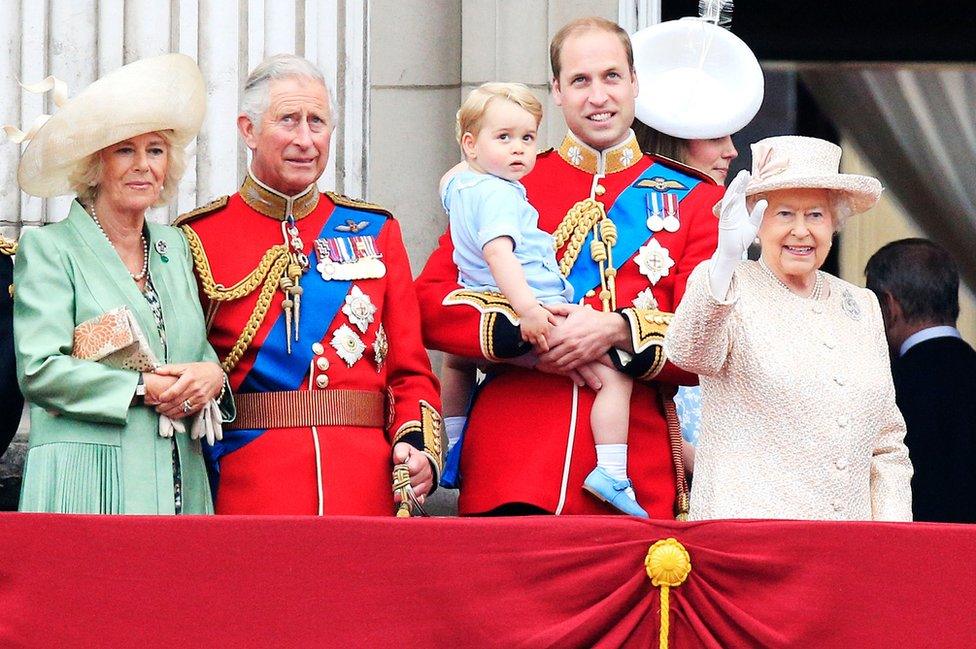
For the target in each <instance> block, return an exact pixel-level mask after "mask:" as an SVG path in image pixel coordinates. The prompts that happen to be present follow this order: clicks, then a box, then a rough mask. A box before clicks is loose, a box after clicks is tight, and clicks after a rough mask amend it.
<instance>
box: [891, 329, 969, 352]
mask: <svg viewBox="0 0 976 649" xmlns="http://www.w3.org/2000/svg"><path fill="white" fill-rule="evenodd" d="M945 337H950V338H960V339H961V338H962V334H960V333H959V330H958V329H956V328H955V327H951V326H949V325H938V326H936V327H926V328H925V329H922V330H920V331H916V332H915V333H913V334H912V335H911V336H909V337H908V338H906V339H905V342H903V343H902V344H901V349H899V350H898V356H899V357H901V356H904V355H905V352H907V351H908V350H909V349H911V348H912V347H914V346H915V345H917V344H919V343H920V342H925V341H926V340H932V339H933V338H945Z"/></svg>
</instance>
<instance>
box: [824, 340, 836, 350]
mask: <svg viewBox="0 0 976 649" xmlns="http://www.w3.org/2000/svg"><path fill="white" fill-rule="evenodd" d="M823 344H824V347H826V348H827V349H833V348H834V347H836V346H837V343H835V342H834V341H833V340H825V341H823Z"/></svg>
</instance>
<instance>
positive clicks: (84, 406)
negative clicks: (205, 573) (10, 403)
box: [14, 202, 217, 514]
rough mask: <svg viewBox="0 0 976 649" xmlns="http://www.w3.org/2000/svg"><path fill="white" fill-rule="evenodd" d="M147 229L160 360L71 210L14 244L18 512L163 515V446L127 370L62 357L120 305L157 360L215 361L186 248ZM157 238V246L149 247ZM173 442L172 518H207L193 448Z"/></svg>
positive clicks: (164, 232)
mask: <svg viewBox="0 0 976 649" xmlns="http://www.w3.org/2000/svg"><path fill="white" fill-rule="evenodd" d="M148 230H149V236H150V241H149V253H150V255H149V259H150V261H149V269H150V275H151V277H152V281H153V285H154V286H155V288H156V292H157V294H158V295H159V300H160V304H161V306H162V312H163V321H164V323H165V327H166V339H167V353H166V354H165V356H164V353H163V345H162V341H161V340H160V338H159V335H158V332H157V329H156V321H155V319H154V318H153V315H152V310H151V309H150V307H149V304H148V302H147V301H146V299H145V297H143V295H142V293H141V292H140V291H139V288H138V287H137V286H136V284H135V282H133V281H132V279H131V278H130V277H129V273H128V270H127V269H126V268H125V266H124V265H123V264H122V261H121V259H120V258H119V256H118V254H117V253H116V252H115V250H114V249H113V248H112V246H111V244H110V243H109V242H108V240H107V239H106V238H105V236H104V235H103V234H102V232H101V231H100V230H99V229H98V227H97V225H96V224H95V222H94V221H93V220H92V218H91V217H90V216H89V215H88V214H87V213H86V212H85V210H84V209H83V208H82V207H81V205H79V204H78V203H77V202H73V203H72V204H71V211H70V213H69V214H68V218H67V219H66V220H64V221H62V222H60V223H55V224H53V225H48V226H45V227H43V228H41V229H36V230H27V231H25V232H24V233H23V235H22V237H21V241H20V248H19V250H18V254H17V263H16V265H15V270H14V286H15V297H14V338H15V344H16V352H17V374H18V378H19V380H20V386H21V389H22V390H23V392H24V397H25V398H26V399H27V400H28V401H29V402H30V403H31V407H30V417H31V428H30V449H29V451H28V453H27V463H26V465H25V467H24V479H23V490H22V492H21V501H20V509H21V510H22V511H53V512H78V513H126V514H172V513H174V505H173V469H172V447H171V444H170V440H169V439H165V438H162V437H160V436H159V434H158V430H159V416H158V415H157V414H156V412H155V410H153V409H151V408H149V407H147V406H141V405H140V406H130V403H131V402H132V398H133V394H134V392H135V388H136V382H137V379H138V374H137V373H136V372H133V371H129V370H119V369H114V368H111V367H107V366H105V365H103V364H101V363H95V362H92V361H83V360H78V359H75V358H72V357H71V346H72V332H73V330H74V328H75V325H77V324H79V323H81V322H84V321H86V320H89V319H91V318H94V317H96V316H99V315H101V314H103V313H105V312H106V311H109V310H111V309H115V308H118V307H121V306H128V307H129V309H130V310H131V311H132V312H133V313H134V314H135V317H136V319H137V320H138V322H139V326H140V327H141V328H142V331H143V333H144V334H145V335H146V338H147V339H148V340H149V342H150V345H151V347H152V349H153V351H154V352H155V353H156V357H157V358H159V359H160V360H161V361H162V362H169V363H181V362H189V361H201V360H209V361H216V360H217V357H216V354H214V351H213V349H212V348H211V347H210V345H209V344H208V343H207V339H206V333H205V331H204V324H203V313H202V311H201V309H200V302H199V298H198V294H197V286H196V282H195V280H194V278H193V274H192V270H191V269H192V265H191V262H190V254H189V250H188V248H187V244H186V240H185V239H184V238H183V235H182V233H180V231H179V230H177V229H175V228H171V227H169V226H164V225H156V224H149V225H148ZM163 241H164V242H165V247H164V245H163V244H160V245H159V246H157V243H158V242H163ZM160 250H165V255H163V254H161V253H160ZM163 256H165V257H166V258H167V259H168V261H166V262H164V261H163ZM176 440H177V443H178V448H179V455H180V460H181V470H182V477H183V512H184V513H188V514H190V513H212V511H213V507H212V502H211V497H210V488H209V486H208V483H207V475H206V470H205V467H204V460H203V456H202V455H201V450H200V442H199V441H192V440H190V439H189V437H188V436H187V435H185V434H177V435H176Z"/></svg>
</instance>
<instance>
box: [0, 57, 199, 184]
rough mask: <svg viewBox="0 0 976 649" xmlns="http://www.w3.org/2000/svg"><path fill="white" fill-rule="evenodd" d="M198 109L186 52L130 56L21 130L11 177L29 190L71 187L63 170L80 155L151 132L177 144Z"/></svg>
mask: <svg viewBox="0 0 976 649" xmlns="http://www.w3.org/2000/svg"><path fill="white" fill-rule="evenodd" d="M49 80H52V83H51V85H54V80H53V79H52V78H50V77H49ZM28 89H29V90H30V89H31V88H29V87H28ZM205 113H206V89H205V87H204V83H203V75H201V74H200V68H199V67H197V64H196V62H194V60H193V59H191V58H190V57H189V56H186V55H185V54H164V55H162V56H155V57H152V58H148V59H142V60H140V61H135V62H133V63H130V64H128V65H126V66H123V67H121V68H119V69H118V70H115V71H113V72H110V73H109V74H107V75H105V76H104V77H102V78H101V79H98V80H97V81H95V82H94V83H92V84H91V85H90V86H88V87H87V88H85V89H84V90H83V91H81V92H80V93H78V95H77V96H75V97H72V98H71V99H67V100H65V101H64V103H63V104H62V105H61V106H60V107H59V108H58V110H57V111H55V113H54V114H53V115H51V117H50V118H49V119H47V121H46V122H44V123H43V125H42V126H40V127H39V128H38V127H35V128H36V131H35V130H34V129H31V131H32V132H31V133H28V134H26V135H24V134H21V135H22V139H23V140H25V141H27V139H28V138H29V144H28V145H27V149H26V150H25V151H24V153H23V155H22V156H21V159H20V168H19V169H18V171H17V182H18V183H19V184H20V188H21V189H22V190H24V191H25V192H27V193H28V194H32V195H34V196H41V197H50V196H59V195H62V194H70V193H73V190H72V188H71V183H70V181H69V180H68V176H69V174H70V173H71V172H72V171H73V170H74V168H75V167H76V165H77V164H78V163H79V162H80V161H81V160H83V159H85V158H86V157H87V156H89V155H91V154H93V153H95V152H96V151H100V150H101V149H104V148H105V147H107V146H111V145H112V144H115V143H116V142H121V141H123V140H126V139H128V138H131V137H135V136H137V135H142V134H143V133H153V132H155V131H172V142H173V145H174V146H177V147H180V148H185V147H186V145H187V144H189V143H190V141H191V140H192V139H193V138H194V137H196V135H197V132H198V131H199V130H200V125H201V124H202V123H203V117H204V114H205ZM9 132H10V131H9V130H8V133H9ZM12 139H13V138H12ZM15 141H17V140H16V139H15Z"/></svg>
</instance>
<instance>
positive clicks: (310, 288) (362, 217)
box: [207, 205, 386, 471]
mask: <svg viewBox="0 0 976 649" xmlns="http://www.w3.org/2000/svg"><path fill="white" fill-rule="evenodd" d="M347 220H353V221H355V222H362V221H368V222H369V223H368V225H366V226H365V227H362V228H359V229H358V231H357V232H355V233H352V232H338V231H336V230H335V226H337V225H342V224H344V223H345V222H346V221H347ZM385 223H386V217H385V216H383V215H381V214H376V213H373V212H368V211H361V210H356V209H353V208H349V207H345V206H342V205H336V206H335V209H334V210H333V212H332V215H331V216H330V217H329V218H328V220H327V221H326V222H325V225H324V226H322V230H321V231H320V232H319V235H318V238H320V239H321V238H330V239H335V238H338V237H350V236H363V235H372V236H377V235H379V233H380V230H382V229H383V225H384V224H385ZM317 263H318V252H317V251H316V249H315V246H312V252H311V254H309V270H308V272H307V273H305V274H304V275H302V278H301V279H300V280H299V284H300V285H301V287H302V289H303V290H304V292H303V293H302V303H301V315H302V317H301V321H300V323H299V329H298V342H297V343H296V342H295V341H294V340H293V341H292V345H291V354H289V353H288V348H287V346H286V342H285V336H286V335H287V330H286V328H285V315H284V311H282V312H281V313H280V314H279V315H278V319H277V320H276V321H275V323H274V326H272V327H271V331H269V332H268V337H267V338H266V339H265V340H264V344H262V345H261V349H260V350H259V351H258V354H257V357H256V358H255V359H254V365H253V367H251V371H250V372H248V374H247V376H246V377H245V378H244V381H243V382H242V383H241V386H240V388H238V391H239V392H241V393H246V392H279V391H285V390H297V389H298V388H300V387H301V384H302V380H303V379H304V378H305V377H306V376H307V375H308V368H309V364H310V363H311V362H312V357H313V356H314V353H313V352H312V344H313V343H317V342H319V341H321V340H322V338H323V337H324V336H325V332H327V331H328V330H329V327H330V326H331V324H332V321H333V320H334V319H335V316H336V314H337V313H338V312H339V309H341V308H342V305H343V304H344V303H345V298H346V295H347V294H348V293H349V288H350V286H352V281H349V280H329V281H326V280H325V279H323V277H322V275H321V274H320V273H319V272H318V271H317V270H316V268H315V266H316V264H317ZM263 433H264V429H257V428H253V429H245V430H229V431H225V432H224V439H223V440H222V441H219V442H217V444H216V445H215V446H214V447H213V448H212V449H210V450H209V452H208V453H207V456H208V459H209V461H210V463H211V465H212V467H213V469H214V470H215V471H217V470H218V462H219V460H220V458H221V457H223V456H224V455H227V454H228V453H231V452H233V451H236V450H237V449H239V448H241V447H242V446H244V445H246V444H248V443H249V442H251V441H253V440H255V439H257V438H258V437H260V436H261V434H263Z"/></svg>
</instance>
